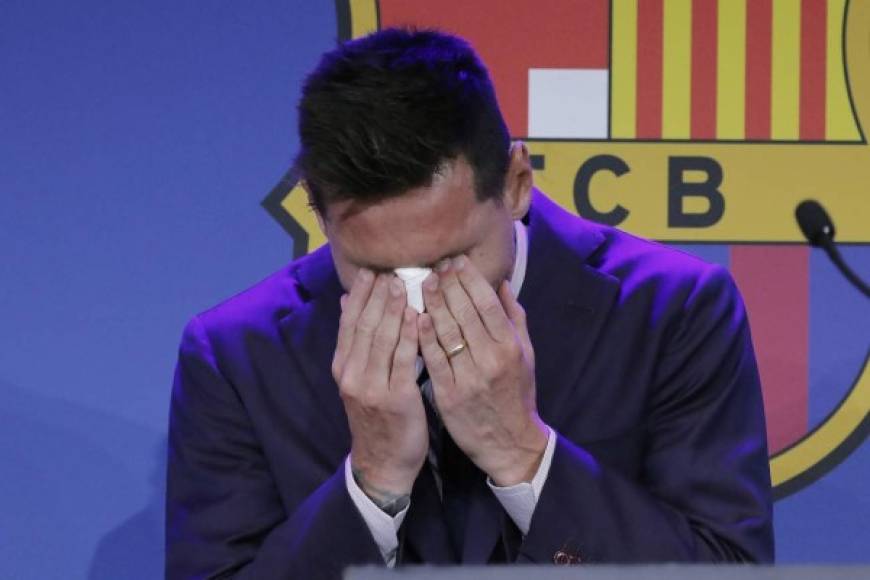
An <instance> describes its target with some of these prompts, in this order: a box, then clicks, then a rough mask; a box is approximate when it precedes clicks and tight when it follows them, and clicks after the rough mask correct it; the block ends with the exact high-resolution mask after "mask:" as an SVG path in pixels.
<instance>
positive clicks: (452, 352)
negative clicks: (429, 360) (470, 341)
mask: <svg viewBox="0 0 870 580" xmlns="http://www.w3.org/2000/svg"><path fill="white" fill-rule="evenodd" d="M463 350H465V341H464V340H463V341H462V342H460V343H459V344H457V345H456V346H454V347H453V348H451V349H450V350H448V351H447V358H453V357H455V356H456V355H457V354H459V353H460V352H462V351H463Z"/></svg>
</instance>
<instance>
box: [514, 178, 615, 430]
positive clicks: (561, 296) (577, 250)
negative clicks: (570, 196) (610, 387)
mask: <svg viewBox="0 0 870 580" xmlns="http://www.w3.org/2000/svg"><path fill="white" fill-rule="evenodd" d="M577 219H578V218H577V217H576V216H572V215H570V214H568V213H567V212H566V211H565V210H563V209H561V208H560V207H558V206H556V204H555V203H553V202H552V201H550V200H548V199H546V198H545V197H543V196H542V195H541V194H536V197H535V203H534V204H533V205H532V209H531V211H530V215H529V259H528V268H527V270H526V282H525V283H524V284H523V287H522V290H521V291H520V295H519V302H520V304H522V306H523V308H524V309H525V310H526V318H527V320H528V326H529V336H530V338H531V341H532V346H533V347H534V350H535V382H536V388H537V399H538V411H539V413H540V415H541V417H542V418H543V419H544V421H545V422H548V423H556V422H558V421H555V419H557V418H558V413H559V409H562V408H565V406H564V405H563V403H564V401H565V399H566V398H569V397H571V396H572V394H573V393H574V391H575V390H576V389H577V388H578V387H577V385H576V381H577V377H578V375H579V373H580V370H581V369H582V368H583V365H584V364H585V362H586V360H587V358H588V357H589V355H590V353H591V351H592V349H593V347H594V346H595V344H596V339H597V337H598V334H599V333H600V331H601V329H602V326H603V324H604V321H605V320H606V319H607V314H608V313H609V312H610V309H611V308H612V307H613V304H614V303H615V301H616V298H617V296H618V295H619V288H620V285H619V281H618V280H617V279H616V278H615V277H613V276H610V275H609V274H606V273H603V272H600V271H598V270H597V269H596V268H595V267H594V265H593V264H594V262H595V254H596V252H597V251H598V250H599V249H601V247H602V245H603V244H604V241H605V240H604V235H603V234H602V233H601V231H600V230H599V229H598V228H597V227H596V226H594V225H591V224H586V223H583V222H581V224H582V226H581V227H579V228H578V224H577Z"/></svg>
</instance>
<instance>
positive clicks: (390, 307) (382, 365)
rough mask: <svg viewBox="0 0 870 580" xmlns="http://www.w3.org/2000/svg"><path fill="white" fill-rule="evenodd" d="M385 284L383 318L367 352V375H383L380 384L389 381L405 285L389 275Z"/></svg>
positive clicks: (402, 307) (403, 301) (397, 337)
mask: <svg viewBox="0 0 870 580" xmlns="http://www.w3.org/2000/svg"><path fill="white" fill-rule="evenodd" d="M387 286H388V293H389V296H388V298H387V302H386V305H385V307H384V315H383V318H381V321H380V323H379V324H378V327H377V330H376V331H375V335H374V337H373V338H372V348H371V351H370V352H369V361H368V365H367V369H368V371H369V372H368V374H369V376H374V377H383V380H382V384H384V385H387V384H388V383H389V378H390V367H391V366H392V362H393V355H394V354H395V352H396V345H397V344H398V342H399V331H400V330H401V326H402V314H403V311H404V310H405V304H406V300H405V287H404V285H403V284H402V282H401V280H399V279H398V278H396V277H395V276H390V280H389V283H388V284H387ZM378 382H381V381H378Z"/></svg>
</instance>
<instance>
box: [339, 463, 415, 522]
mask: <svg viewBox="0 0 870 580" xmlns="http://www.w3.org/2000/svg"><path fill="white" fill-rule="evenodd" d="M351 475H353V479H354V481H355V482H356V484H357V485H358V486H359V488H360V489H361V490H362V492H363V493H364V494H366V496H367V497H368V498H369V499H370V500H372V503H373V504H375V505H376V506H378V508H379V509H380V510H381V511H383V512H384V513H386V514H387V515H389V516H391V517H392V516H395V515H396V514H398V513H399V512H401V511H402V510H403V509H405V508H406V507H408V505H409V504H410V503H411V494H410V492H408V491H393V490H390V489H386V488H384V487H380V486H378V485H375V484H373V483H372V482H371V481H369V480H368V479H367V478H366V476H365V473H364V472H363V470H361V469H356V468H354V467H351Z"/></svg>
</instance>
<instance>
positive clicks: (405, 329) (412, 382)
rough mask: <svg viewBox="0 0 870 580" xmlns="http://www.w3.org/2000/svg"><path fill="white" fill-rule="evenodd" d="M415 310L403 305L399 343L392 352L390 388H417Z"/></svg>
mask: <svg viewBox="0 0 870 580" xmlns="http://www.w3.org/2000/svg"><path fill="white" fill-rule="evenodd" d="M417 345H418V339H417V311H416V310H414V309H413V308H411V307H409V306H405V309H404V312H403V316H402V325H401V329H400V331H399V344H398V345H396V351H395V352H394V353H393V368H392V371H391V372H390V390H400V389H404V388H407V387H411V388H414V389H416V388H417V366H416V362H417Z"/></svg>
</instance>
